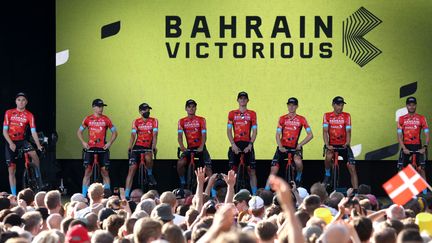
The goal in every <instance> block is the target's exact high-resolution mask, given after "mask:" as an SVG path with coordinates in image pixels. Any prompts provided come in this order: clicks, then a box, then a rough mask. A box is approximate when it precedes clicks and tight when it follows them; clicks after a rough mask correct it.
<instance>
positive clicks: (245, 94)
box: [237, 91, 249, 99]
mask: <svg viewBox="0 0 432 243" xmlns="http://www.w3.org/2000/svg"><path fill="white" fill-rule="evenodd" d="M242 96H244V97H246V99H249V96H248V93H246V92H244V91H242V92H240V93H238V95H237V99H239V98H240V97H242Z"/></svg>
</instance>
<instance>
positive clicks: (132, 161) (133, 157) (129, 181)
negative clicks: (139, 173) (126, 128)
mask: <svg viewBox="0 0 432 243" xmlns="http://www.w3.org/2000/svg"><path fill="white" fill-rule="evenodd" d="M137 167H138V165H137V164H136V155H135V153H134V152H131V154H130V158H129V171H128V175H127V177H126V186H125V196H126V198H129V197H130V192H131V189H132V183H133V178H134V176H135V172H136V170H137Z"/></svg>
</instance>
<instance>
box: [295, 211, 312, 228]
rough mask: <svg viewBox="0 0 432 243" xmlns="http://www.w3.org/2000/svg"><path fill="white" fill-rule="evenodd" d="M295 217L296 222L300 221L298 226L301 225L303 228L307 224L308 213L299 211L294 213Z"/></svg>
mask: <svg viewBox="0 0 432 243" xmlns="http://www.w3.org/2000/svg"><path fill="white" fill-rule="evenodd" d="M295 216H296V217H297V218H298V220H299V221H300V224H301V225H302V227H303V228H304V227H305V226H306V224H307V222H308V221H309V219H310V217H311V216H310V215H309V213H308V212H306V211H305V210H299V211H297V212H296V213H295Z"/></svg>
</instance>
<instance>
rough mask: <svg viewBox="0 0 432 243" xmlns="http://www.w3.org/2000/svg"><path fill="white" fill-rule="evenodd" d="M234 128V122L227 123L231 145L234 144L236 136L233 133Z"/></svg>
mask: <svg viewBox="0 0 432 243" xmlns="http://www.w3.org/2000/svg"><path fill="white" fill-rule="evenodd" d="M232 130H233V127H232V124H228V125H227V136H228V140H229V142H230V143H231V145H233V144H234V137H233V134H232Z"/></svg>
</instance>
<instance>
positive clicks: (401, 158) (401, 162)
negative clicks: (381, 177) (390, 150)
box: [397, 149, 405, 171]
mask: <svg viewBox="0 0 432 243" xmlns="http://www.w3.org/2000/svg"><path fill="white" fill-rule="evenodd" d="M404 155H405V154H404V152H403V150H402V149H401V150H400V151H399V158H398V162H397V169H398V171H400V170H402V169H403V167H404V162H405V156H404Z"/></svg>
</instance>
